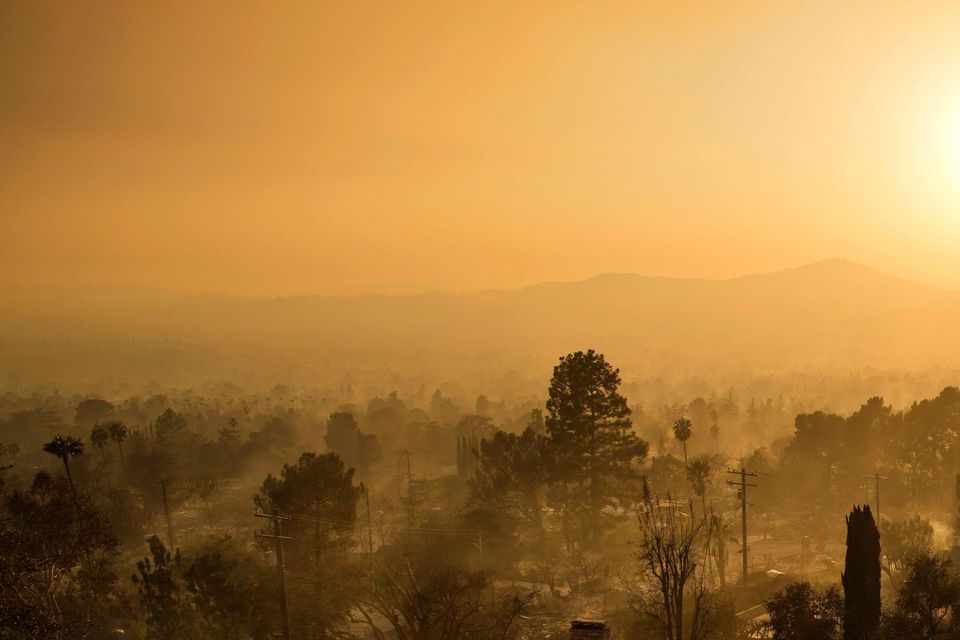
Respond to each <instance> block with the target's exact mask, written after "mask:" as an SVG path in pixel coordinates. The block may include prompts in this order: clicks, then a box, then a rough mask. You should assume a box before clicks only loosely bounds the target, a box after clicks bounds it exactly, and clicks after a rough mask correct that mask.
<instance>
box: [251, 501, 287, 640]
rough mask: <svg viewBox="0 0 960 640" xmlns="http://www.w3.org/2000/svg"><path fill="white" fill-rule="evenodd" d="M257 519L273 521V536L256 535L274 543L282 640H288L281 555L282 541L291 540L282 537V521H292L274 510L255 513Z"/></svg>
mask: <svg viewBox="0 0 960 640" xmlns="http://www.w3.org/2000/svg"><path fill="white" fill-rule="evenodd" d="M253 515H254V516H256V517H257V518H268V519H270V520H273V535H269V534H266V533H259V532H258V533H257V537H259V538H269V539H271V540H273V542H274V549H275V551H276V554H277V574H278V575H279V578H280V614H281V619H282V623H283V640H290V607H289V605H288V604H287V563H286V560H285V558H284V555H283V541H284V540H293V538H291V537H290V536H285V535H283V525H282V522H283V521H284V520H292V518H290V517H288V516H281V515H279V514H277V510H276V509H274V510H273V511H272V512H271V513H270V514H266V513H255V514H253Z"/></svg>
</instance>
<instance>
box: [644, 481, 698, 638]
mask: <svg viewBox="0 0 960 640" xmlns="http://www.w3.org/2000/svg"><path fill="white" fill-rule="evenodd" d="M638 523H639V528H640V539H639V542H638V545H637V546H638V548H637V552H636V554H635V558H636V562H637V569H638V576H637V578H638V584H635V585H633V586H632V587H631V591H632V593H633V595H634V607H635V608H637V609H638V610H640V611H641V612H643V613H644V614H645V615H646V616H648V617H649V618H650V619H652V620H653V621H654V622H655V623H656V624H657V626H659V627H660V630H661V631H662V633H663V638H665V640H685V639H689V640H698V639H699V638H703V637H704V632H705V630H706V622H707V618H708V616H709V612H710V606H709V605H710V602H709V598H708V591H707V588H706V581H705V574H706V555H707V553H708V549H709V547H710V544H711V540H712V537H713V535H714V530H713V527H714V522H713V520H712V519H709V518H694V517H692V516H690V515H689V514H687V513H684V512H683V510H682V509H680V505H679V504H678V503H677V502H675V501H673V500H670V499H669V498H668V499H667V500H660V499H658V498H655V497H651V496H650V494H649V490H646V489H645V491H644V499H643V502H642V503H641V505H640V513H639V515H638ZM685 629H687V631H688V633H687V634H686V635H684V630H685Z"/></svg>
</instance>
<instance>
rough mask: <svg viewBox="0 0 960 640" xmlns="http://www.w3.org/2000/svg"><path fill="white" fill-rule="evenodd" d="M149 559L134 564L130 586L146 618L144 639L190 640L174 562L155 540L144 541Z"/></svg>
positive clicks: (184, 606) (186, 613)
mask: <svg viewBox="0 0 960 640" xmlns="http://www.w3.org/2000/svg"><path fill="white" fill-rule="evenodd" d="M147 546H148V547H149V548H150V557H148V558H144V559H143V560H140V561H138V562H137V573H136V574H135V575H134V576H133V582H134V584H136V585H137V594H138V595H139V599H140V608H141V610H142V611H143V612H144V614H145V622H146V623H147V638H148V639H150V640H169V639H171V638H190V637H192V636H193V628H192V622H193V619H192V616H190V615H189V612H188V610H187V603H186V594H185V593H184V592H183V588H182V587H181V585H180V584H179V583H178V581H177V579H176V576H175V574H174V567H175V564H177V563H179V560H180V559H179V556H178V557H176V558H174V557H173V556H172V555H170V552H169V551H167V548H166V547H165V546H164V544H163V542H161V541H160V538H158V537H157V536H150V538H148V539H147Z"/></svg>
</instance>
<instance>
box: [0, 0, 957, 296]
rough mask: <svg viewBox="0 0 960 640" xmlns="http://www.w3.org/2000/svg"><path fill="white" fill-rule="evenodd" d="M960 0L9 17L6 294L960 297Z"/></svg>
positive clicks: (1, 256)
mask: <svg viewBox="0 0 960 640" xmlns="http://www.w3.org/2000/svg"><path fill="white" fill-rule="evenodd" d="M958 243H960V3H956V2H926V3H910V4H908V3H899V2H897V3H878V2H862V3H856V2H849V3H836V2H819V3H816V2H811V3H782V2H724V3H721V2H700V3H692V2H691V3H683V2H671V3H657V4H654V3H649V4H648V3H643V2H570V3H568V2H544V3H535V2H531V3H518V2H499V1H486V2H459V3H458V2H449V1H437V2H417V3H409V2H376V3H375V2H302V3H294V2H278V3H244V2H231V3H203V2H199V3H198V2H163V3H148V2H130V1H123V2H90V3H87V2H84V3H66V2H63V3H49V2H40V1H37V2H6V3H3V4H2V5H0V285H52V284H58V285H118V284H123V285H131V284H133V285H147V286H155V287H162V288H167V289H173V290H178V291H190V292H201V291H204V292H226V293H243V294H258V295H263V294H267V295H286V294H298V293H361V292H415V291H423V290H430V289H444V290H472V289H480V288H508V287H517V286H523V285H526V284H529V283H533V282H538V281H544V280H570V279H580V278H585V277H588V276H591V275H594V274H596V273H601V272H610V271H618V272H622V271H625V272H637V273H642V274H647V275H665V276H698V277H699V276H704V277H727V276H733V275H739V274H742V273H749V272H755V271H766V270H776V269H780V268H784V267H788V266H793V265H797V264H802V263H805V262H812V261H815V260H819V259H822V258H826V257H845V258H848V259H850V260H855V261H858V262H864V263H867V264H871V265H873V266H875V267H877V268H879V269H882V270H885V271H889V272H892V273H896V274H898V275H902V276H905V277H910V278H915V279H919V280H923V281H927V282H931V283H933V284H937V285H940V286H944V287H952V288H960V251H958V250H957V247H958Z"/></svg>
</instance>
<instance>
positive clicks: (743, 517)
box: [727, 460, 757, 585]
mask: <svg viewBox="0 0 960 640" xmlns="http://www.w3.org/2000/svg"><path fill="white" fill-rule="evenodd" d="M727 473H731V474H734V475H739V476H740V480H737V481H734V480H727V484H729V485H731V486H734V487H739V488H740V525H741V528H742V536H743V546H742V549H741V553H742V554H743V584H744V585H746V584H747V572H748V570H749V563H748V561H747V487H755V486H757V485H755V484H750V483H749V482H747V476H750V477H756V476H757V474H756V473H755V472H749V473H748V472H747V470H746V469H744V468H743V461H742V460H741V461H740V470H739V471H738V470H736V469H728V470H727Z"/></svg>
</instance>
